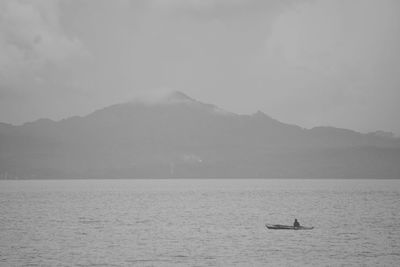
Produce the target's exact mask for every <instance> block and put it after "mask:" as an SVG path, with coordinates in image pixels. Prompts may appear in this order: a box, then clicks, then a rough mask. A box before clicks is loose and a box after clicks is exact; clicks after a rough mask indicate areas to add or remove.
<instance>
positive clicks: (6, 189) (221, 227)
mask: <svg viewBox="0 0 400 267" xmlns="http://www.w3.org/2000/svg"><path fill="white" fill-rule="evenodd" d="M295 217H296V218H298V219H299V221H300V223H301V224H303V225H306V226H314V227H315V229H314V230H311V231H290V230H288V231H284V230H281V231H277V230H268V229H266V228H265V226H264V225H265V223H274V224H278V223H279V224H291V223H292V222H293V220H294V218H295ZM282 265H283V266H301V265H307V266H310V265H311V266H341V265H343V266H360V265H365V266H375V265H379V266H399V265H400V181H396V180H261V179H260V180H253V179H237V180H61V181H43V180H35V181H0V266H282Z"/></svg>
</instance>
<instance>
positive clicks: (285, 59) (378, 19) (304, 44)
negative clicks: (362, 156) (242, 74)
mask: <svg viewBox="0 0 400 267" xmlns="http://www.w3.org/2000/svg"><path fill="white" fill-rule="evenodd" d="M399 10H400V4H399V2H398V1H393V0H382V1H373V0H354V1H343V0H337V1H315V2H303V3H300V4H296V5H295V6H294V7H293V8H291V9H288V10H286V12H284V13H282V14H281V15H280V16H279V17H278V18H277V20H276V21H275V22H274V24H273V26H272V30H271V34H270V35H269V37H268V41H267V49H266V51H267V52H266V54H267V56H266V58H264V59H265V61H266V62H271V64H269V65H268V66H267V68H268V72H269V73H272V74H270V77H271V80H275V85H277V86H280V88H281V92H280V95H282V96H285V97H286V98H285V99H286V101H291V103H290V105H292V106H297V107H298V109H299V110H302V111H303V114H301V113H298V116H303V117H304V118H307V120H314V118H315V120H320V121H323V120H327V118H328V117H330V118H329V119H331V121H332V120H336V121H343V120H344V119H343V117H344V116H348V117H350V116H351V114H352V113H353V114H354V113H358V114H361V116H362V114H366V113H367V112H369V113H371V114H372V113H375V114H376V113H377V112H380V113H381V116H382V118H383V117H386V116H387V114H386V113H385V112H386V111H385V110H389V107H391V106H393V105H397V104H395V103H394V102H393V101H391V99H396V98H397V99H398V97H399V91H398V86H399V84H400V79H399V77H400V63H399V62H400V53H398V47H400V36H399V33H400V19H399V16H398V15H399ZM282 91H283V92H284V93H282ZM289 99H291V100H289ZM277 102H279V101H277ZM378 107H380V108H378ZM378 109H379V110H378ZM307 110H308V112H306V111H307ZM317 110H318V111H320V112H316V111H317ZM321 111H322V112H321ZM317 113H318V115H317ZM371 114H369V115H370V117H371V116H372V115H371ZM365 117H366V118H367V117H368V115H366V116H365ZM310 118H311V119H310ZM296 120H299V119H296ZM382 120H383V119H382ZM318 123H320V122H319V121H312V122H311V124H318ZM346 126H347V125H346Z"/></svg>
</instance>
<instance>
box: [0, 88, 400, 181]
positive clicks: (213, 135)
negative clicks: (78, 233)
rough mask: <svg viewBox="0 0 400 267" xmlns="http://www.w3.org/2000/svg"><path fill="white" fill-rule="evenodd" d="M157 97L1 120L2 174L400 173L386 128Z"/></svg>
mask: <svg viewBox="0 0 400 267" xmlns="http://www.w3.org/2000/svg"><path fill="white" fill-rule="evenodd" d="M157 101H158V102H151V103H146V102H144V103H143V102H139V101H136V102H135V101H133V102H127V103H121V104H115V105H112V106H108V107H105V108H103V109H99V110H96V111H94V112H92V113H90V114H88V115H86V116H82V117H78V116H75V117H70V118H67V119H63V120H60V121H52V120H47V119H41V120H37V121H35V122H31V123H26V124H23V125H21V126H9V125H7V126H2V125H0V178H1V177H3V178H4V177H5V176H6V177H19V178H27V179H29V178H49V179H56V178H76V177H81V178H184V177H187V178H216V177H226V178H238V177H259V178H278V177H287V178H399V177H400V167H399V166H398V165H399V164H398V162H400V141H399V139H398V138H392V137H390V136H388V135H387V134H383V133H380V132H378V133H377V134H362V133H358V132H355V131H352V130H347V129H341V128H334V127H315V128H312V129H305V128H302V127H300V126H297V125H291V124H285V123H282V122H280V121H278V120H275V119H273V118H271V117H270V116H268V115H267V114H265V113H263V112H261V111H258V112H256V113H254V114H250V115H239V114H235V113H230V112H227V113H225V112H220V110H219V108H218V107H217V106H215V105H212V104H206V103H202V102H200V101H197V100H195V99H193V98H190V97H189V96H187V95H185V94H183V93H180V92H178V93H177V92H174V93H173V94H172V95H169V96H167V97H166V98H160V99H159V100H157ZM3 128H4V130H2V129H3ZM389 137H390V138H389ZM350 163H351V164H350ZM171 166H174V168H173V171H171ZM5 173H7V175H5Z"/></svg>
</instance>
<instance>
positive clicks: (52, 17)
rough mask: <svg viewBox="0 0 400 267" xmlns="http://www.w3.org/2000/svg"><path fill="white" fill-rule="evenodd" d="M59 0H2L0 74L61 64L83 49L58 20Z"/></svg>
mask: <svg viewBox="0 0 400 267" xmlns="http://www.w3.org/2000/svg"><path fill="white" fill-rule="evenodd" d="M59 16H60V12H59V1H57V0H35V1H23V0H4V1H2V2H0V78H1V79H2V80H4V79H5V77H8V78H9V77H10V76H18V75H19V74H21V73H26V72H28V73H30V72H34V71H37V70H39V69H41V68H42V67H43V66H44V65H45V64H47V63H55V64H58V63H60V62H63V61H65V60H67V59H68V58H70V57H71V56H73V55H76V54H79V53H82V52H83V51H84V48H83V45H82V43H81V42H80V41H79V40H78V39H76V38H72V37H69V36H68V35H67V34H66V33H65V32H64V31H63V29H62V27H61V25H60V21H59Z"/></svg>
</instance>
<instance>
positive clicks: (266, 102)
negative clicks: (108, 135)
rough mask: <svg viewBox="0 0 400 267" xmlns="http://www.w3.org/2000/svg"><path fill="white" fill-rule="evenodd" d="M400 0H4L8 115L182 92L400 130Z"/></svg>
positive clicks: (3, 112) (1, 50) (1, 86)
mask: <svg viewBox="0 0 400 267" xmlns="http://www.w3.org/2000/svg"><path fill="white" fill-rule="evenodd" d="M399 48H400V1H397V0H352V1H348V0H332V1H329V0H319V1H313V0H296V1H293V0H276V1H274V0H271V1H268V0H136V1H133V0H132V1H128V0H30V1H29V0H2V1H0V121H1V122H6V123H12V124H16V125H19V124H22V123H25V122H28V121H33V120H36V119H39V118H50V119H53V120H60V119H62V118H66V117H70V116H75V115H80V116H82V115H86V114H88V113H90V112H92V111H94V110H96V109H99V108H103V107H105V106H109V105H112V104H115V103H120V102H127V101H130V100H132V99H134V98H135V97H137V96H138V95H143V94H146V93H150V94H157V92H163V91H165V90H179V91H182V92H184V93H186V94H187V95H189V96H191V97H193V98H195V99H198V100H200V101H202V102H206V103H212V104H215V105H217V106H219V107H221V108H223V109H226V110H229V111H232V112H235V113H238V114H251V113H254V112H256V111H257V110H261V111H263V112H265V113H267V114H268V115H270V116H271V117H273V118H275V119H278V120H280V121H282V122H286V123H291V124H296V125H299V126H302V127H305V128H312V127H314V126H321V125H323V126H334V127H340V128H348V129H353V130H356V131H360V132H370V131H376V130H385V131H392V132H394V133H395V134H396V135H400V122H399V119H398V116H399V115H398V114H400V105H399V100H400V49H399Z"/></svg>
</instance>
